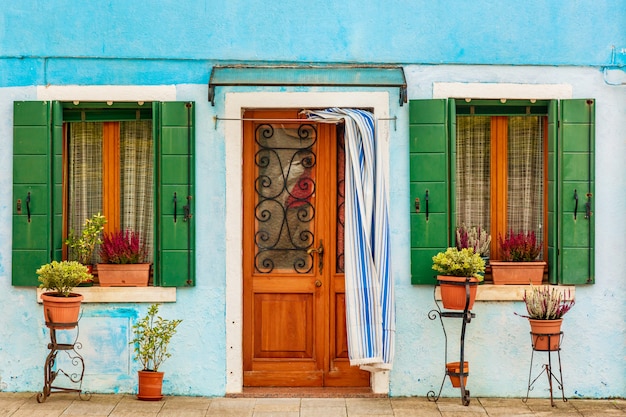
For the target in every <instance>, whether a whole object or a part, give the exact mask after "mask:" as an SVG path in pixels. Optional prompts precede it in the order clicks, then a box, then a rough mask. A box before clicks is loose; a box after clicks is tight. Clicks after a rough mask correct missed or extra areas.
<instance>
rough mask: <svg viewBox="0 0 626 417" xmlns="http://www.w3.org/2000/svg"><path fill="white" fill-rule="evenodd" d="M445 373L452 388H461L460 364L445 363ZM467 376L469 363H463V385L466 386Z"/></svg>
mask: <svg viewBox="0 0 626 417" xmlns="http://www.w3.org/2000/svg"><path fill="white" fill-rule="evenodd" d="M446 371H447V374H448V376H449V377H450V382H452V386H453V387H454V388H459V387H460V386H461V362H449V363H446ZM468 374H469V363H468V362H463V385H465V386H467V375H468Z"/></svg>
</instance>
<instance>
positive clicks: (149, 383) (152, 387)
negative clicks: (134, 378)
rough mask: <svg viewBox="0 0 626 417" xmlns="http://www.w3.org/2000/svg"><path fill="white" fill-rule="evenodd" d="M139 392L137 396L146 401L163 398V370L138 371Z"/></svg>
mask: <svg viewBox="0 0 626 417" xmlns="http://www.w3.org/2000/svg"><path fill="white" fill-rule="evenodd" d="M137 374H138V379H139V384H138V385H139V393H138V394H137V398H138V399H140V400H144V401H160V400H161V399H162V398H163V394H161V389H162V388H163V372H155V371H138V372H137Z"/></svg>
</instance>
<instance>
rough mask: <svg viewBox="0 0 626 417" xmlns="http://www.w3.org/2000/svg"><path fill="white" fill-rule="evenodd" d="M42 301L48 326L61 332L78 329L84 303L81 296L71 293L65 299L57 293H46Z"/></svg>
mask: <svg viewBox="0 0 626 417" xmlns="http://www.w3.org/2000/svg"><path fill="white" fill-rule="evenodd" d="M41 301H43V317H44V319H45V321H46V326H48V327H50V328H54V329H61V330H63V329H73V328H74V327H76V325H77V324H78V317H79V316H80V305H81V303H82V301H83V296H82V295H81V294H76V293H70V296H69V297H63V296H62V295H58V294H57V293H53V292H45V293H43V294H41Z"/></svg>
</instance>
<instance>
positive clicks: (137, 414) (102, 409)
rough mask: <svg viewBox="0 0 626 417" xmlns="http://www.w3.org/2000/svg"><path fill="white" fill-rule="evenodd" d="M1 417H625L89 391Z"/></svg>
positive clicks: (10, 396) (582, 405)
mask: <svg viewBox="0 0 626 417" xmlns="http://www.w3.org/2000/svg"><path fill="white" fill-rule="evenodd" d="M0 416H2V417H58V416H73V417H79V416H88V417H179V416H180V417H203V416H212V417H213V416H215V417H220V416H224V417H239V416H248V417H274V416H276V417H278V416H280V417H283V416H285V417H318V416H319V417H358V416H364V417H375V416H397V417H409V416H424V417H457V416H459V417H460V416H464V417H473V416H490V417H508V416H529V417H530V416H585V417H600V416H602V417H604V416H607V417H611V416H626V400H624V399H610V400H583V399H570V400H568V401H567V402H563V401H562V400H561V401H556V407H551V406H550V400H549V399H529V400H528V402H527V403H524V402H522V400H521V399H519V398H472V399H471V402H470V404H469V406H467V407H466V406H463V405H462V404H461V401H460V399H459V398H440V399H439V401H438V402H437V403H433V402H429V401H428V400H427V399H426V398H424V397H412V398H208V397H165V398H164V399H163V400H162V401H156V402H146V401H138V400H137V399H136V398H135V396H133V395H104V394H94V395H92V396H91V398H90V399H89V400H88V401H83V400H81V399H79V398H78V395H77V394H69V393H68V394H66V393H60V394H58V393H57V394H52V395H51V396H50V397H49V398H48V399H47V400H46V401H45V402H44V403H42V404H40V403H38V402H37V395H36V394H35V393H6V392H0Z"/></svg>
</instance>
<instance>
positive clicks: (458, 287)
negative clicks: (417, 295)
mask: <svg viewBox="0 0 626 417" xmlns="http://www.w3.org/2000/svg"><path fill="white" fill-rule="evenodd" d="M466 280H467V278H466V277H453V276H449V275H438V276H437V281H439V286H440V287H441V302H442V304H443V308H446V309H448V310H465V304H466V302H467V293H466V291H465V282H466ZM477 285H478V279H476V278H474V277H470V278H469V290H470V291H469V292H470V294H469V295H470V297H469V306H468V310H471V309H472V307H474V300H476V289H477Z"/></svg>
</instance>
